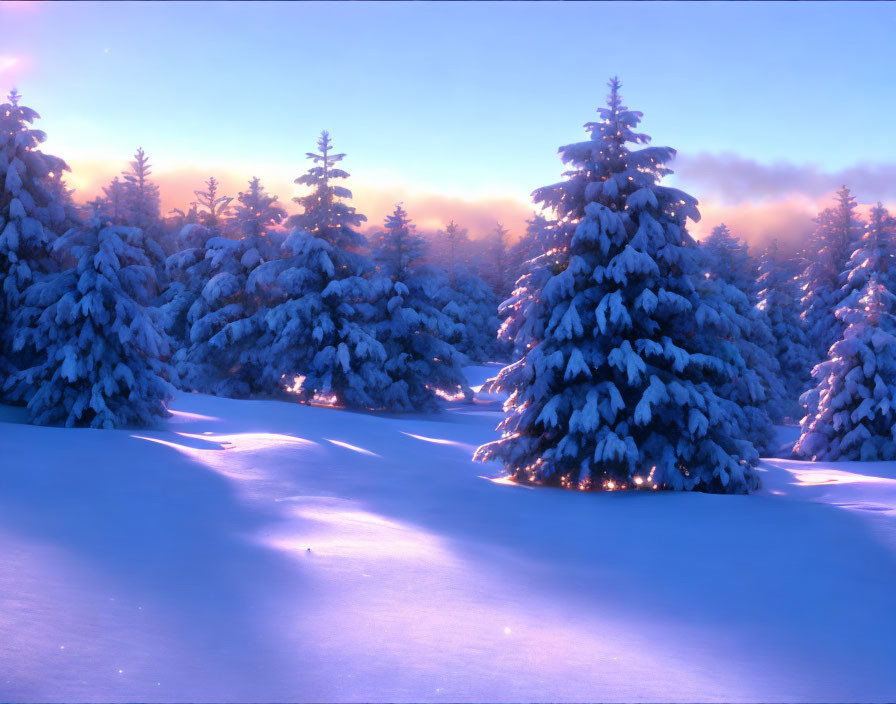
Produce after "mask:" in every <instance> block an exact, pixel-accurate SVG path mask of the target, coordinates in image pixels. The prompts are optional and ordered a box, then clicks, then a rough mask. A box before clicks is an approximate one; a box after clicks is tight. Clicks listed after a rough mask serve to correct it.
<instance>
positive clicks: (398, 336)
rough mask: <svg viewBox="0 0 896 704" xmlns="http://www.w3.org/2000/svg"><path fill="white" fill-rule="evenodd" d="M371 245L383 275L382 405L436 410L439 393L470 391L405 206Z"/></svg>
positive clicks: (379, 332) (379, 331)
mask: <svg viewBox="0 0 896 704" xmlns="http://www.w3.org/2000/svg"><path fill="white" fill-rule="evenodd" d="M373 245H374V256H375V258H376V261H377V263H378V264H379V266H380V271H381V273H382V275H381V277H380V278H378V279H377V280H376V281H375V282H374V286H375V287H376V293H377V294H378V295H379V299H380V300H379V303H380V310H379V311H378V314H377V319H376V337H377V340H379V341H380V342H381V343H382V345H383V347H384V349H385V353H386V362H385V365H384V368H385V371H386V373H387V374H388V375H389V378H390V379H391V384H390V385H389V387H388V388H386V389H385V390H384V393H383V404H384V405H385V407H386V408H389V409H390V410H393V411H426V410H433V409H435V408H437V407H438V403H437V401H436V397H437V393H439V392H441V393H445V394H455V393H457V392H459V391H463V390H465V389H466V381H465V379H464V376H463V372H462V371H461V368H460V363H461V361H462V356H461V355H460V354H459V353H458V352H457V350H456V349H454V347H453V346H452V345H451V344H450V343H449V342H447V341H446V340H448V339H450V338H451V337H452V336H453V335H455V333H456V328H457V325H456V324H455V323H453V322H452V321H451V320H450V319H449V318H448V317H447V316H446V315H445V314H444V313H442V312H441V310H439V309H438V307H436V306H435V305H434V303H433V301H432V300H431V298H430V297H429V295H428V294H427V290H426V286H425V283H424V280H423V278H422V276H423V273H422V272H421V265H422V262H423V257H424V255H425V253H426V242H425V240H424V239H423V238H422V237H421V236H420V235H418V234H417V233H416V232H415V228H414V225H413V223H412V222H411V221H410V219H409V218H408V215H407V213H406V212H405V210H404V208H402V207H401V204H399V205H397V206H396V207H395V210H394V212H393V213H392V214H391V215H389V216H387V217H386V224H385V228H384V230H383V232H381V233H379V234H378V235H377V236H376V237H375V239H374V241H373Z"/></svg>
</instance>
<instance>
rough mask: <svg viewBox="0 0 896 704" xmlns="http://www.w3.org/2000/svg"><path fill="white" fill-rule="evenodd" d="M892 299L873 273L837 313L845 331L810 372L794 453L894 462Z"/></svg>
mask: <svg viewBox="0 0 896 704" xmlns="http://www.w3.org/2000/svg"><path fill="white" fill-rule="evenodd" d="M894 312H896V296H894V295H893V293H892V292H891V291H889V290H888V289H887V287H886V286H884V285H883V284H882V283H880V281H879V280H878V275H877V274H876V273H872V274H871V277H870V278H869V280H868V282H867V283H866V284H865V286H864V288H863V289H862V290H861V296H860V297H859V298H858V300H854V302H852V303H849V302H848V303H846V304H845V305H844V306H842V307H841V308H839V309H838V310H837V313H836V315H837V319H838V320H839V321H841V322H842V323H843V324H844V325H845V326H846V328H845V330H844V332H843V336H842V338H841V339H840V340H838V341H837V342H835V343H834V345H833V346H832V347H831V350H830V353H829V356H828V360H827V361H825V362H822V363H820V364H818V365H817V366H816V367H815V368H814V369H813V370H812V376H813V377H814V378H815V380H816V381H817V386H816V387H815V388H813V389H810V390H809V391H807V392H806V393H805V394H804V395H803V402H804V403H805V404H806V408H807V415H806V417H805V418H803V421H802V423H801V426H802V434H801V436H800V439H799V441H798V442H797V444H796V447H795V448H794V451H795V452H796V453H797V454H798V455H801V456H802V457H805V458H807V459H812V460H861V461H873V460H893V459H896V317H894Z"/></svg>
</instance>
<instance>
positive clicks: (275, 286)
mask: <svg viewBox="0 0 896 704" xmlns="http://www.w3.org/2000/svg"><path fill="white" fill-rule="evenodd" d="M318 147H319V148H320V153H314V152H310V153H308V155H307V156H308V158H309V159H310V160H311V161H312V162H313V166H312V167H311V168H310V169H308V171H307V172H306V173H305V174H304V175H303V176H300V177H299V178H298V179H296V183H298V184H301V185H305V186H308V187H310V189H311V192H310V193H309V194H308V195H306V196H303V197H300V198H296V199H295V200H296V202H297V203H299V204H300V205H301V206H302V208H303V212H302V213H301V214H299V215H295V216H293V217H292V218H290V223H291V224H292V225H293V226H294V227H295V228H296V229H295V230H293V231H292V232H291V233H290V235H289V236H288V237H287V239H286V241H285V242H284V244H283V257H282V258H280V259H277V260H274V261H270V262H265V263H263V264H261V265H260V266H258V267H257V268H256V269H255V271H253V272H252V274H251V275H250V277H249V282H248V286H249V289H248V290H249V292H250V294H254V293H256V292H259V291H264V292H265V295H267V296H270V297H271V300H272V304H271V306H270V308H269V309H268V310H267V312H266V313H265V315H264V320H265V324H266V326H267V329H268V331H269V332H270V334H271V341H270V344H269V345H268V347H267V349H266V352H267V356H266V358H265V364H264V368H265V377H266V379H267V380H268V383H270V384H271V385H277V384H280V385H282V386H285V387H291V388H292V389H293V390H294V391H295V392H296V393H297V394H298V396H299V398H301V399H302V400H304V401H314V400H315V399H318V400H321V399H323V400H326V401H327V402H329V403H333V404H336V405H342V406H350V407H356V408H357V407H360V408H380V407H382V402H381V399H380V392H381V390H382V389H384V388H386V387H387V386H388V385H389V383H390V380H389V377H388V375H387V374H386V373H385V371H383V368H382V366H383V364H384V362H385V361H386V352H385V349H384V348H383V345H382V344H381V343H380V342H379V341H378V340H377V339H376V331H375V319H376V315H377V307H376V305H375V304H374V299H375V295H374V292H373V290H372V286H371V281H370V278H371V276H372V274H373V271H374V266H373V263H372V262H371V261H370V260H368V259H366V258H365V257H363V256H361V255H360V254H359V253H357V252H356V251H353V250H355V249H358V248H360V247H361V246H363V245H364V244H365V242H366V241H365V239H364V237H363V236H362V235H361V234H360V233H358V232H357V231H356V230H355V229H354V228H356V227H357V226H358V225H359V224H360V223H361V222H363V221H364V220H366V218H365V217H364V216H363V215H360V214H358V213H357V212H356V211H355V209H354V208H353V207H352V206H351V205H349V203H347V202H346V201H347V200H348V199H349V198H351V191H349V190H348V189H347V188H345V187H344V186H340V185H338V180H341V179H345V178H348V174H347V173H346V172H345V171H343V170H342V169H339V168H336V166H335V164H337V163H338V162H339V161H341V160H342V158H343V157H344V156H345V155H344V154H333V153H332V145H331V142H330V137H329V134H328V133H327V132H323V133H322V134H321V137H320V140H319V141H318ZM334 181H336V183H334Z"/></svg>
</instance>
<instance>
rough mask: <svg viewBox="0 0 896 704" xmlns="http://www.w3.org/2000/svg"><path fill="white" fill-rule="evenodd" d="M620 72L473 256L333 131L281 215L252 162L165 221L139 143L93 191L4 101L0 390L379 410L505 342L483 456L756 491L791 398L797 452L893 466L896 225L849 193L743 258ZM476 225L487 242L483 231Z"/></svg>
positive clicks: (559, 482) (114, 412)
mask: <svg viewBox="0 0 896 704" xmlns="http://www.w3.org/2000/svg"><path fill="white" fill-rule="evenodd" d="M619 87H620V85H619V83H618V81H616V80H615V79H614V80H612V81H611V82H610V95H609V99H608V104H607V106H606V107H604V108H601V109H599V110H598V114H599V119H598V121H596V122H591V123H588V124H587V125H586V130H587V131H588V133H589V136H588V139H586V140H585V141H583V142H579V143H575V144H569V145H566V146H563V147H561V148H560V150H559V151H560V156H561V158H562V160H563V161H564V163H565V164H566V165H567V167H568V171H567V172H566V174H565V175H564V179H563V180H562V181H560V182H558V183H556V184H553V185H550V186H546V187H544V188H540V189H537V190H536V191H535V192H534V194H533V197H534V200H535V202H536V203H537V204H538V205H539V206H540V209H541V212H543V213H546V214H547V215H546V216H540V215H538V216H533V217H532V219H531V220H530V221H529V225H528V228H527V230H526V232H525V233H523V234H522V236H521V237H520V238H519V239H518V241H517V242H516V243H515V244H514V245H512V246H507V244H506V236H507V233H506V231H504V230H503V228H500V226H499V228H498V229H497V233H496V234H497V236H495V237H493V238H491V240H490V245H489V247H492V249H490V250H489V251H487V252H483V251H481V250H480V251H478V252H477V251H476V249H475V246H474V245H473V244H471V242H470V241H469V238H467V236H466V233H465V232H464V231H463V229H462V228H460V227H459V226H457V225H456V224H454V223H452V224H451V225H449V226H448V227H447V228H446V229H445V230H444V231H443V232H441V233H438V234H437V236H435V237H429V238H427V237H425V236H424V235H423V234H421V233H419V232H417V230H416V228H415V227H414V224H413V222H412V220H411V218H410V216H409V214H408V213H407V212H405V210H404V209H403V207H402V206H401V205H400V204H399V205H398V206H396V207H395V210H394V211H393V213H392V214H391V215H390V216H389V217H387V218H386V220H385V222H384V223H383V225H382V227H380V228H378V229H376V231H374V232H373V233H372V234H371V235H370V236H369V237H364V236H362V234H361V233H360V231H359V227H360V226H361V224H362V223H363V222H364V220H365V218H364V216H363V215H361V214H360V213H357V212H356V211H355V209H354V208H353V207H352V206H351V192H350V191H349V190H348V189H347V188H346V187H345V186H344V185H343V184H344V183H345V181H346V179H347V178H348V173H346V172H345V171H344V170H342V168H341V161H342V159H343V157H344V155H343V154H338V153H334V152H333V149H332V145H331V143H330V138H329V135H328V134H327V133H326V132H324V133H323V134H322V135H321V138H320V140H319V142H318V149H317V151H315V152H311V153H309V154H308V155H307V156H308V159H309V160H310V162H311V166H310V168H309V169H308V170H307V172H306V173H305V174H303V175H302V176H300V177H299V178H298V179H296V183H297V184H299V185H300V186H302V187H304V189H305V191H306V195H303V196H301V197H299V198H296V199H295V200H296V202H297V204H298V206H299V208H300V210H301V212H300V213H298V214H296V215H293V216H291V217H289V216H287V214H286V212H285V210H284V209H283V208H282V207H281V205H280V204H279V202H278V199H277V198H276V197H275V196H273V195H270V194H268V193H267V192H266V191H265V189H264V188H263V187H262V185H261V184H260V182H259V181H258V179H252V180H251V181H250V182H249V184H248V187H247V189H246V191H244V192H241V193H239V194H238V196H237V198H236V199H235V200H234V199H231V198H230V197H228V196H225V195H223V194H221V193H219V188H218V184H217V182H216V181H215V180H214V179H209V181H208V182H207V183H206V184H205V188H204V189H203V190H201V191H197V193H196V201H195V202H194V203H192V204H191V206H190V207H189V208H188V209H186V210H183V211H178V212H175V213H174V214H173V215H172V216H170V217H167V218H162V217H161V216H160V214H159V198H158V189H157V188H156V187H155V186H154V185H153V183H152V180H151V173H150V169H149V164H148V161H147V159H146V156H145V155H144V154H143V153H142V151H138V153H137V155H136V157H135V159H134V161H133V162H132V163H131V165H130V170H129V171H128V172H127V173H125V174H124V175H123V177H122V178H121V179H116V180H114V181H113V182H112V183H111V184H110V185H109V186H108V187H107V188H106V189H105V191H104V196H103V197H102V198H100V199H97V200H96V201H95V202H94V203H91V204H89V207H88V208H87V209H86V211H85V210H84V209H79V208H78V207H76V206H75V205H74V203H73V200H72V196H71V193H70V192H69V191H68V189H67V188H66V187H65V185H64V181H63V178H62V175H63V172H64V170H65V165H64V163H63V162H62V161H61V160H59V159H57V158H55V157H51V156H48V155H45V154H43V153H42V152H41V151H40V149H39V144H40V142H41V141H42V140H43V135H42V133H40V132H39V131H37V130H34V129H33V128H32V127H31V123H32V122H33V120H34V119H35V118H36V114H35V113H34V112H33V111H31V110H29V109H28V108H24V107H22V106H20V105H19V104H18V97H17V96H16V95H15V94H14V95H12V96H10V101H9V102H8V103H7V104H5V105H3V106H0V117H2V119H3V123H2V130H0V140H2V141H0V169H2V173H0V177H2V179H3V180H2V181H0V184H2V190H0V228H2V229H0V284H2V291H3V297H2V306H3V308H2V309H0V316H2V317H0V320H2V322H3V331H2V333H3V334H2V344H3V346H2V356H0V364H2V365H3V366H2V371H3V373H4V383H3V394H4V396H5V399H6V400H7V402H13V403H24V404H27V406H28V408H29V412H30V417H31V419H32V421H33V422H38V423H65V424H67V425H93V426H100V427H116V426H120V425H127V424H138V423H145V422H148V421H151V420H152V419H153V418H156V417H162V416H164V415H165V413H166V410H165V404H166V402H167V399H168V398H169V397H170V394H171V393H172V387H173V386H177V387H179V388H181V389H184V390H188V391H200V392H205V393H214V394H221V395H226V396H233V397H250V396H252V397H258V396H265V397H291V398H297V399H299V400H301V401H304V402H309V403H326V404H331V405H338V406H344V407H354V408H364V409H372V410H393V411H417V410H425V409H433V408H437V407H438V401H437V398H438V397H439V396H448V397H458V398H459V397H461V396H462V395H468V394H469V390H468V389H467V388H466V384H465V382H464V378H463V375H462V374H461V366H462V365H463V364H466V363H470V362H481V361H486V360H493V359H512V360H515V361H513V362H512V363H510V364H508V365H507V366H506V367H505V368H504V369H503V370H502V371H501V373H500V374H499V375H498V377H497V380H496V382H495V384H494V387H495V388H496V389H498V390H503V391H506V392H507V393H508V394H509V400H508V402H507V404H506V407H505V410H506V412H507V416H506V418H505V419H504V421H503V422H502V424H501V426H500V429H501V431H502V436H501V439H499V440H497V441H496V442H494V443H490V444H488V445H485V446H483V447H482V448H480V449H479V450H478V451H477V457H478V458H479V459H497V460H500V461H502V462H503V463H504V464H505V465H506V466H507V468H508V470H509V471H510V473H511V474H512V476H513V477H514V478H515V479H517V480H518V481H527V482H535V483H542V484H548V485H553V486H562V487H568V488H579V489H606V490H614V489H623V488H624V489H637V488H643V489H682V490H700V491H711V492H726V493H731V492H747V491H750V490H751V489H753V488H755V487H757V486H758V485H759V474H758V473H757V471H756V469H755V466H756V464H757V462H758V458H759V456H760V455H761V454H769V453H773V452H776V451H778V450H780V448H777V447H776V446H775V440H774V438H775V433H774V427H773V426H774V424H776V423H782V422H790V421H796V420H798V419H801V429H802V434H801V437H800V440H799V442H798V443H797V444H796V447H795V448H794V451H795V452H796V453H797V454H798V455H799V456H802V457H806V458H810V459H814V458H819V459H861V460H869V459H896V406H894V402H896V335H894V333H896V326H894V320H896V319H894V317H893V316H894V312H896V311H894V307H893V306H894V302H896V298H894V285H896V281H894V280H893V277H894V276H896V273H894V267H893V266H892V260H893V257H894V254H896V251H894V240H896V224H894V220H893V218H892V217H891V216H890V215H889V213H887V211H886V209H885V208H883V206H881V205H880V204H878V205H877V206H876V207H875V208H874V209H872V211H871V214H870V217H869V219H868V220H865V219H863V218H861V217H859V215H858V213H857V206H856V203H855V199H854V197H853V196H852V194H851V193H850V192H849V190H848V189H847V188H846V187H844V188H843V189H842V190H841V191H839V192H838V193H837V200H836V203H835V205H834V206H833V207H831V208H829V209H826V210H825V211H823V212H822V213H820V214H819V216H818V218H817V220H816V224H817V226H816V229H815V232H814V234H813V237H812V238H811V240H810V241H809V242H808V243H807V244H806V246H805V247H804V248H803V250H802V251H800V252H798V253H797V254H795V255H794V254H786V255H785V254H784V253H782V252H781V251H780V250H778V248H777V247H776V245H775V244H774V243H772V245H771V246H769V247H768V248H766V249H765V250H764V251H762V252H761V253H760V255H759V256H758V257H754V256H753V254H752V253H751V252H750V251H749V250H748V248H747V246H746V245H745V244H744V243H743V242H741V241H740V240H739V239H738V238H737V237H736V236H735V235H734V234H733V233H731V232H730V230H729V229H728V228H727V227H725V226H724V225H719V226H718V227H716V228H715V229H714V230H713V232H712V234H711V236H710V237H708V238H707V239H706V240H705V241H704V242H702V243H700V244H698V243H697V242H696V241H695V240H694V239H693V238H692V237H691V235H690V234H689V233H688V231H687V220H688V219H690V220H693V221H696V220H698V219H699V212H698V210H697V201H696V199H695V198H693V197H692V196H690V195H689V194H687V193H685V192H684V191H681V190H679V189H675V188H670V187H668V186H664V185H662V183H661V181H662V179H663V177H664V176H666V175H668V174H669V173H671V170H670V169H669V168H668V166H667V164H668V163H669V162H670V161H671V160H672V158H673V156H674V154H675V150H673V149H671V148H668V147H655V146H650V145H649V141H650V139H649V137H648V136H646V135H644V134H641V133H639V132H637V131H636V128H637V126H638V124H639V122H640V120H641V113H639V112H637V111H633V110H629V109H628V108H626V107H625V106H624V105H623V104H622V99H621V97H620V94H619ZM480 246H481V245H480Z"/></svg>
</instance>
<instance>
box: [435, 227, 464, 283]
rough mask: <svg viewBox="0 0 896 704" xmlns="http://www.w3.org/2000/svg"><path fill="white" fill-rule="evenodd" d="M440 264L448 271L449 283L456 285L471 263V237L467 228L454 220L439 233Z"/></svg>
mask: <svg viewBox="0 0 896 704" xmlns="http://www.w3.org/2000/svg"><path fill="white" fill-rule="evenodd" d="M437 241H438V248H437V251H438V253H439V256H438V260H437V261H438V264H439V266H441V268H443V269H444V270H445V271H447V272H448V282H449V285H451V286H454V285H455V283H456V279H457V278H458V276H459V275H461V274H464V273H467V270H468V267H469V264H470V237H469V235H468V234H467V230H466V229H465V228H463V227H461V226H460V225H458V224H457V223H456V222H454V220H452V221H451V222H449V223H448V227H446V228H445V230H444V231H443V232H439V233H438V238H437Z"/></svg>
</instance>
